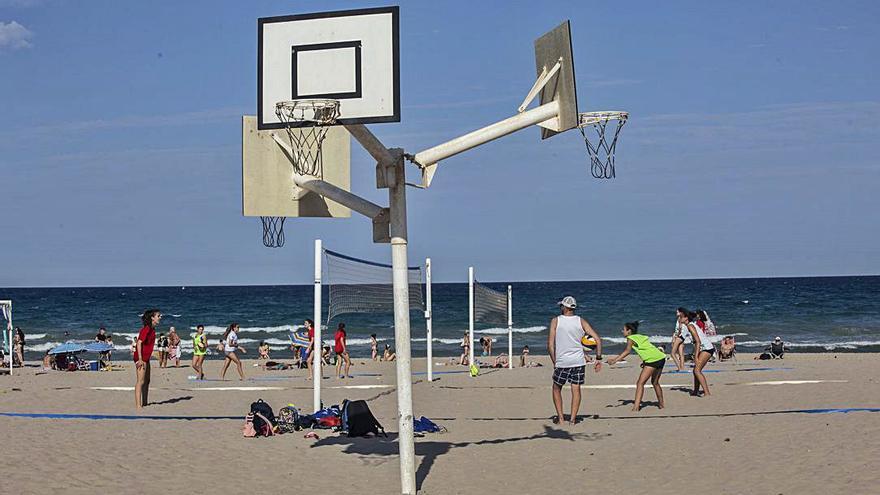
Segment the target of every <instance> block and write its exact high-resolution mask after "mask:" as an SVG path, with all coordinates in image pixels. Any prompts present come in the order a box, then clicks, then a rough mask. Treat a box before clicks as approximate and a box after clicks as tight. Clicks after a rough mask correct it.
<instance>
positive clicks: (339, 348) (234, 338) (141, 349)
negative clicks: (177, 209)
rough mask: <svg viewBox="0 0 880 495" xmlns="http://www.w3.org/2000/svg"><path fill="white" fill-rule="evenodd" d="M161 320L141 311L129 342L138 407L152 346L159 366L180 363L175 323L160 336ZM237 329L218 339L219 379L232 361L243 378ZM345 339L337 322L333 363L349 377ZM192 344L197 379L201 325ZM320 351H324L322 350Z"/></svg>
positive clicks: (145, 390) (204, 340) (203, 349)
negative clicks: (134, 370) (173, 361)
mask: <svg viewBox="0 0 880 495" xmlns="http://www.w3.org/2000/svg"><path fill="white" fill-rule="evenodd" d="M161 320H162V313H161V312H160V311H159V310H158V309H149V310H147V311H144V313H143V315H142V316H141V321H142V323H143V327H142V328H141V330H140V331H139V332H138V336H137V337H136V338H135V339H134V341H133V343H132V358H133V360H134V362H135V369H136V384H135V403H136V405H137V407H138V408H140V407H143V406H146V405H147V403H148V397H149V388H150V371H151V369H150V357H151V356H152V355H153V352H154V350H156V351H158V352H159V366H160V367H162V368H164V367H166V366H167V359H169V356H170V358H171V359H174V360H175V366H179V360H180V355H181V353H180V348H181V345H180V343H181V340H180V337H179V336H178V335H177V332H176V331H175V329H174V327H171V328H170V329H169V332H168V333H169V336H168V337H166V336H165V335H164V334H159V336H158V337H157V336H156V328H157V327H158V325H159V322H160V321H161ZM304 324H305V327H306V332H307V335H308V339H309V342H308V345H307V346H306V348H305V357H304V358H303V361H304V362H305V367H306V368H307V369H308V370H309V372H308V375H307V376H306V379H310V378H311V375H312V373H311V371H312V366H313V363H314V355H315V354H316V352H315V349H316V345H315V329H314V322H313V321H312V320H309V319H307V320H305V322H304ZM239 331H240V327H239V324H238V323H235V322H233V323H230V324H229V325H228V326H227V327H226V330H225V331H224V332H223V336H222V337H221V338H220V340H219V341H218V342H217V346H216V349H217V351H218V352H220V353H222V354H223V356H224V359H223V366H222V367H221V369H220V379H221V380H225V379H226V372H227V371H228V370H229V367H230V366H231V365H235V369H236V371H237V372H238V376H239V379H241V380H244V368H243V366H242V363H241V358H239V356H238V353H239V352H241V353H246V352H247V349H245V348H244V347H243V346H242V345H241V344H240V343H239V338H238V333H239ZM346 339H347V333H346V331H345V323H339V324H338V325H337V328H336V332H335V334H334V336H333V342H334V345H333V351H334V352H335V354H336V355H335V364H336V376H337V378H346V377H348V378H351V373H350V370H351V356H350V355H349V352H348V345H347V342H346ZM372 341H373V344H374V345H373V355H374V358H375V355H376V346H377V344H378V343H377V341H376V335H375V334H373V335H372ZM192 344H193V359H192V368H193V370H195V372H196V376H195V378H196V379H197V380H204V379H205V369H204V363H205V356H206V355H207V354H208V350H209V349H208V347H209V343H208V337H207V335H205V326H204V325H198V326H196V332H195V334H194V335H193V342H192ZM264 344H265V343H261V345H260V354H261V356H260V357H262V358H264V359H268V357H269V356H268V348H267V347H264ZM296 347H297V346H296V345H291V349H292V350H294V354H295V355H296V356H299V355H300V353H299V352H297V350H298V349H297V348H296ZM169 349H172V350H173V352H172V353H169V352H168V351H169ZM322 350H323V349H322ZM322 354H324V353H323V352H322ZM326 354H327V356H326V357H325V356H323V355H322V358H321V359H322V363H327V364H329V362H330V360H329V349H327V352H326ZM395 357H396V356H395V355H394V352H393V351H391V348H390V346H388V345H387V344H386V345H385V352H384V355H383V359H384V360H385V361H394V359H395ZM267 364H268V363H267ZM343 366H344V367H343Z"/></svg>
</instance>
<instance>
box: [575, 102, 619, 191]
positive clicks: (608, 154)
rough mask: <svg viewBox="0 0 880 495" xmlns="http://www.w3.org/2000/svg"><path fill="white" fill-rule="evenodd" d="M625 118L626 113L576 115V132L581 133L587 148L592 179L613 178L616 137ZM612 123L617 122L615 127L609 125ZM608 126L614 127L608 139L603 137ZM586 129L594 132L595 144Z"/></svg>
mask: <svg viewBox="0 0 880 495" xmlns="http://www.w3.org/2000/svg"><path fill="white" fill-rule="evenodd" d="M627 118H629V114H628V113H627V112H587V113H582V114H580V115H578V130H579V131H581V136H583V137H584V144H585V145H586V146H587V154H588V155H589V156H590V173H591V174H592V175H593V177H595V178H597V179H613V178H614V176H615V171H614V152H615V150H616V148H617V137H618V136H619V135H620V130H621V129H623V126H624V124H626V120H627ZM612 121H617V125H616V126H615V125H614V124H611V122H612ZM609 124H611V126H612V127H614V134H613V135H612V136H611V137H610V139H609V138H608V137H607V136H606V135H605V131H606V130H607V129H608V125H609ZM588 127H590V128H592V130H593V132H595V137H594V141H595V144H594V143H593V142H591V141H590V137H589V136H588V134H593V132H590V131H586V130H585V129H586V128H588Z"/></svg>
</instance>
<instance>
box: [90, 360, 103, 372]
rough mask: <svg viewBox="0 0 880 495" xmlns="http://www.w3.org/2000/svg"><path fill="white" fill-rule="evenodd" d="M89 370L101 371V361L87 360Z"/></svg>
mask: <svg viewBox="0 0 880 495" xmlns="http://www.w3.org/2000/svg"><path fill="white" fill-rule="evenodd" d="M89 371H101V363H100V362H99V361H89Z"/></svg>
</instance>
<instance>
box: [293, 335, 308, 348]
mask: <svg viewBox="0 0 880 495" xmlns="http://www.w3.org/2000/svg"><path fill="white" fill-rule="evenodd" d="M290 342H291V343H292V344H293V345H299V346H307V345H309V338H308V337H307V336H306V335H304V334H301V333H297V332H290Z"/></svg>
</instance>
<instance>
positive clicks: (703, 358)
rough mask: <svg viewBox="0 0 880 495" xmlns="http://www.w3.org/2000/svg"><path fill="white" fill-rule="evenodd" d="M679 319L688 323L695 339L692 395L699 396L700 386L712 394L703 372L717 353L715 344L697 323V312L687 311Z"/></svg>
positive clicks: (706, 392) (687, 325)
mask: <svg viewBox="0 0 880 495" xmlns="http://www.w3.org/2000/svg"><path fill="white" fill-rule="evenodd" d="M678 319H679V321H680V322H681V323H682V324H683V325H686V328H687V331H688V332H690V334H691V338H692V339H693V340H694V390H693V392H691V395H692V396H695V397H697V396H699V395H700V387H702V388H703V392H704V393H705V394H706V395H712V394H711V393H710V392H709V382H708V380H706V375H704V374H703V368H705V367H706V363H708V362H709V358H711V357H712V355H713V354H715V346H714V345H713V344H712V343H711V342H709V338H708V337H706V334H705V333H703V329H701V328H700V327H699V326H697V324H696V323H695V322H696V320H697V314H696V313H692V312H690V311H685V314H683V315H681V316H679V318H678Z"/></svg>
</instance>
